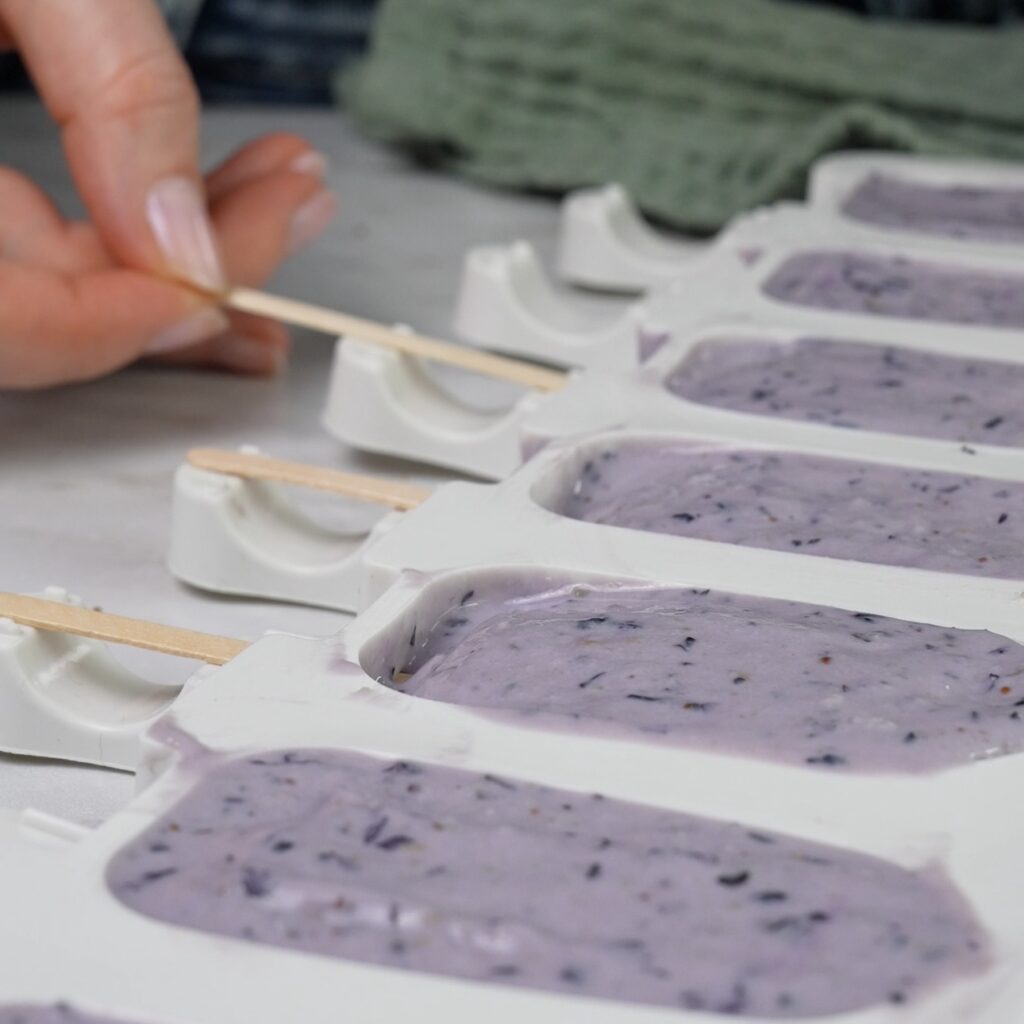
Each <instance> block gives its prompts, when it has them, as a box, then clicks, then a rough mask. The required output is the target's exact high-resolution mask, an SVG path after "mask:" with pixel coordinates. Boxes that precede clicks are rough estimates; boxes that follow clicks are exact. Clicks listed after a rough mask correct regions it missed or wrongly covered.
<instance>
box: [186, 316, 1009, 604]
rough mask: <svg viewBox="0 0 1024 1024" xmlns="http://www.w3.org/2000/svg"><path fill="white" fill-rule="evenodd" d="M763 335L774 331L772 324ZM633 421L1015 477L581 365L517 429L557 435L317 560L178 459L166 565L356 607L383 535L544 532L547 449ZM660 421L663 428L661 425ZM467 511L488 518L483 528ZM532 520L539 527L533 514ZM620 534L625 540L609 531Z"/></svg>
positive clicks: (944, 445) (280, 521)
mask: <svg viewBox="0 0 1024 1024" xmlns="http://www.w3.org/2000/svg"><path fill="white" fill-rule="evenodd" d="M774 336H776V337H783V336H785V335H783V334H781V333H780V332H775V334H774ZM702 337H703V336H702V335H699V334H698V335H695V336H694V338H693V339H692V343H691V344H696V343H698V342H699V341H700V340H701V339H702ZM1021 356H1024V352H1022V353H1021ZM659 358H660V359H662V360H663V361H665V362H668V359H669V354H668V353H664V354H663V356H662V357H659ZM650 369H651V370H652V372H658V371H660V370H663V369H664V370H667V369H668V367H665V368H661V367H657V366H653V365H652V367H650ZM613 403H617V404H613ZM617 415H618V416H622V417H623V419H624V420H625V421H626V422H627V423H629V425H630V426H631V427H632V428H634V429H632V430H625V431H620V430H615V432H614V433H600V431H602V430H607V429H608V428H615V427H618V426H620V424H619V423H615V422H609V420H610V419H611V418H612V417H614V416H617ZM637 428H645V429H646V430H647V432H654V433H655V436H658V437H666V436H671V437H672V438H673V439H675V440H677V441H679V440H684V439H691V440H696V441H712V442H719V443H724V444H726V445H732V446H733V447H748V448H759V447H774V448H778V449H784V450H788V451H798V452H805V453H809V454H818V455H824V456H833V457H838V458H852V459H859V460H863V461H867V462H877V463H888V464H895V465H907V466H914V467H918V468H922V469H932V470H938V471H947V472H954V473H970V474H977V475H980V476H990V477H994V478H1000V479H1009V480H1024V449H1018V448H1000V447H995V446H982V445H971V446H964V445H960V444H957V443H955V442H949V441H932V440H926V439H920V438H905V437H898V436H896V435H889V434H878V433H874V432H871V431H858V430H844V429H840V428H835V427H827V426H821V425H818V424H811V423H801V422H796V421H788V420H781V419H769V418H767V417H759V416H750V415H747V414H744V413H731V412H727V411H723V410H719V409H712V408H708V407H704V406H697V405H694V404H692V403H688V402H683V401H681V400H678V399H676V398H675V397H674V396H672V395H670V394H669V393H668V392H666V391H664V389H663V388H661V387H660V386H658V385H656V384H655V385H652V384H648V383H646V382H644V381H643V380H635V381H633V382H632V383H631V384H630V385H629V386H628V387H627V386H625V385H624V384H623V383H622V382H621V381H617V380H616V379H615V378H614V377H613V376H610V375H600V374H597V373H591V374H581V375H580V377H579V378H578V380H576V381H574V383H573V385H571V386H570V388H568V389H567V390H566V391H565V392H564V393H562V394H561V395H560V396H558V398H557V399H556V398H552V399H550V404H549V405H548V406H543V407H541V408H540V409H538V410H537V412H536V414H535V416H534V417H533V418H532V419H531V420H530V421H529V431H530V433H529V434H528V435H527V433H526V431H525V429H524V436H529V437H530V438H532V440H533V441H534V442H535V447H536V448H541V447H543V445H544V443H546V442H550V441H551V439H552V438H556V437H557V438H561V439H562V440H561V442H556V443H554V444H551V445H550V446H549V447H548V448H547V449H546V450H543V451H540V453H539V454H536V455H534V457H533V458H532V459H531V460H530V461H528V462H527V463H525V464H524V465H522V466H520V468H518V469H517V470H516V471H515V472H513V473H512V475H511V476H510V477H508V479H506V480H505V481H504V483H501V484H499V485H498V486H496V487H489V486H487V485H482V484H444V485H442V486H441V487H439V488H438V489H437V490H436V491H435V492H434V494H433V495H432V496H431V498H430V499H429V500H428V501H427V502H426V503H425V504H424V505H422V506H420V507H419V508H417V509H414V510H413V511H411V512H408V513H404V514H403V513H391V514H389V515H388V516H387V517H386V519H385V520H383V521H382V522H381V523H380V524H379V525H378V527H377V528H376V529H375V530H374V531H373V532H372V533H371V534H370V535H369V536H368V537H367V538H366V541H365V543H364V544H362V545H356V544H355V542H353V547H352V548H351V550H348V551H346V552H345V554H344V555H342V556H341V557H338V558H330V557H328V556H327V553H325V556H324V558H323V560H322V561H321V562H319V563H314V564H311V563H310V562H309V561H305V560H300V559H297V558H296V557H295V556H294V554H293V553H294V551H296V550H297V549H299V548H300V545H299V544H298V543H297V538H296V535H295V525H294V524H295V517H294V516H293V515H292V514H291V513H290V512H289V511H287V510H288V507H289V506H288V497H287V494H286V493H285V492H284V491H283V489H282V488H280V487H279V486H277V485H271V484H265V483H256V484H254V483H252V482H248V481H242V480H239V479H236V478H228V477H224V476H220V475H218V474H213V473H209V472H206V471H203V470H199V469H196V468H194V467H192V466H190V465H187V464H185V465H183V466H181V467H180V468H179V470H178V473H177V476H176V479H175V499H174V502H175V503H174V516H173V525H172V539H171V545H170V556H169V565H170V568H171V571H172V572H173V573H174V574H175V575H176V576H178V577H179V578H180V579H182V580H184V581H185V582H187V583H190V584H192V585H194V586H198V587H202V588H204V589H207V590H213V591H217V592H222V593H232V594H242V595H247V596H250V597H264V598H274V599H278V600H290V601H297V602H302V603H308V604H315V605H324V606H327V607H332V608H340V609H345V610H351V609H358V608H363V607H365V606H366V605H367V603H368V602H369V600H370V599H372V598H373V597H374V596H376V595H377V594H379V593H380V592H381V589H382V587H383V586H385V585H387V584H388V583H390V582H392V581H393V580H394V578H395V577H396V574H397V571H398V569H400V568H407V567H408V566H405V565H403V564H401V563H395V562H391V563H388V564H387V565H382V564H380V562H379V558H380V555H379V553H380V552H381V551H388V550H390V546H389V545H390V543H391V541H392V538H393V537H395V536H397V537H399V538H404V537H406V536H407V535H408V531H409V530H413V531H414V532H415V533H417V534H419V535H421V536H425V537H427V538H429V539H428V540H427V542H426V543H428V544H429V545H433V544H434V543H435V536H436V535H442V536H443V535H444V531H445V529H446V527H445V525H444V521H443V520H444V517H447V519H448V520H449V521H450V522H452V523H455V524H459V525H458V527H457V528H458V531H459V540H460V543H461V544H463V545H465V544H468V543H469V540H468V538H469V537H471V536H481V540H484V541H486V547H485V549H483V550H486V551H488V552H492V555H491V556H489V557H497V556H496V555H493V552H495V551H497V550H499V549H498V548H496V547H495V545H497V544H499V543H500V540H499V538H503V537H504V536H505V535H506V534H509V535H511V536H512V537H516V538H518V533H519V531H520V526H519V525H518V522H519V520H518V518H517V517H519V516H520V515H522V516H527V517H531V516H532V517H534V519H535V518H536V516H537V515H538V514H541V515H542V520H543V521H544V523H546V524H547V525H544V526H543V532H544V534H545V536H547V535H548V534H549V533H550V531H551V530H552V529H553V526H552V525H551V523H550V519H551V516H550V514H549V513H541V510H539V509H538V508H537V507H536V503H535V502H534V501H533V499H532V498H531V497H530V496H531V494H533V493H534V489H535V487H539V488H541V490H543V487H544V486H546V485H545V484H544V483H543V481H544V480H547V479H549V477H548V473H549V469H548V467H549V466H550V465H551V464H552V460H554V464H555V465H558V466H561V465H563V462H564V460H566V459H569V460H570V461H573V460H575V463H574V464H579V458H580V457H579V456H578V455H577V454H576V453H578V452H587V451H590V450H591V449H593V448H594V447H595V446H601V445H607V444H608V443H610V442H611V441H613V440H616V439H618V440H621V439H623V438H629V437H633V436H645V435H644V433H643V431H642V430H641V431H639V432H638V429H637ZM666 430H671V431H672V433H671V434H670V435H667V434H666V433H665V431H666ZM592 431H598V433H596V434H593V433H588V435H587V437H586V439H585V440H582V441H576V440H574V439H575V438H577V437H578V436H579V435H581V434H583V433H585V432H592ZM452 495H454V497H452ZM438 508H441V509H444V511H443V512H442V513H440V515H441V516H442V522H440V523H437V524H434V525H431V526H429V527H427V526H424V525H423V524H424V523H426V522H427V521H428V520H432V517H434V516H435V515H437V514H438V513H436V512H435V511H434V510H435V509H438ZM508 508H512V509H513V512H512V515H511V518H509V517H508V513H507V509H508ZM477 517H479V518H477ZM526 521H527V522H530V521H531V520H530V519H527V520H526ZM475 522H479V523H487V524H488V528H487V530H486V531H485V532H484V533H483V534H482V535H481V531H480V530H479V529H478V528H477V527H476V526H475V525H474V523H475ZM566 522H567V521H559V529H563V528H568V529H570V533H571V536H572V537H573V538H578V537H579V536H581V535H582V534H581V532H580V531H581V530H582V531H584V532H586V531H587V530H591V529H594V528H593V527H589V526H585V525H583V524H575V525H574V526H573V525H571V524H570V526H568V527H566V525H565V523H566ZM537 529H538V531H540V530H541V526H540V522H539V521H538V525H537ZM421 531H427V532H425V533H421ZM602 531H605V532H609V533H610V535H612V536H615V537H616V538H617V539H616V543H627V544H628V543H630V541H629V539H628V537H629V535H630V531H622V530H618V529H611V528H600V529H599V530H598V532H599V533H601V532H602ZM623 533H625V535H626V538H627V539H623V538H622V537H621V536H620V535H622V534H623ZM678 542H679V543H682V544H684V545H690V544H704V543H706V542H700V541H690V540H682V539H679V540H678ZM566 543H571V544H576V543H578V540H576V539H572V540H569V539H567V540H566ZM713 547H714V548H715V549H716V550H717V551H719V556H718V557H721V558H723V559H729V558H732V557H736V556H735V552H736V551H739V552H741V554H740V555H739V560H740V564H741V565H742V563H743V559H744V557H745V555H744V554H743V552H746V551H748V550H749V549H743V548H739V549H733V548H732V547H730V546H729V545H723V544H715V545H713ZM410 550H412V549H411V548H410ZM453 557H454V556H453ZM459 557H460V558H461V557H462V556H459ZM481 557H483V556H481ZM811 561H812V562H815V563H819V562H821V561H825V562H828V560H827V559H826V560H821V559H815V558H812V559H811ZM417 564H418V563H417ZM439 564H440V565H451V564H462V562H461V561H459V562H457V563H453V562H452V561H451V560H450V558H449V559H448V560H444V559H442V561H441V562H440V563H439ZM542 564H543V563H542ZM738 578H742V577H738ZM957 585H959V584H957Z"/></svg>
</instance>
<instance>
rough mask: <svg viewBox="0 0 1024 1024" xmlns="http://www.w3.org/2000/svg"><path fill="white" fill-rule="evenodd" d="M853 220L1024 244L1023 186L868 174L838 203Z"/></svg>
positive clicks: (911, 229) (934, 233)
mask: <svg viewBox="0 0 1024 1024" xmlns="http://www.w3.org/2000/svg"><path fill="white" fill-rule="evenodd" d="M842 209H843V213H845V214H846V216H847V217H851V218H852V219H853V220H860V221H866V222H867V223H869V224H877V225H879V226H880V227H887V228H905V229H908V230H910V231H920V232H922V233H924V234H928V235H945V236H947V237H952V238H970V239H980V240H985V241H998V242H1024V189H1020V188H981V187H977V186H969V185H925V184H922V183H921V182H917V181H907V180H905V179H901V178H893V177H890V176H889V175H886V174H872V175H870V176H869V177H867V178H865V179H864V181H862V182H861V183H860V185H858V186H857V188H856V189H854V191H853V192H852V193H851V194H850V196H849V198H848V199H847V200H846V202H845V203H844V204H843V208H842Z"/></svg>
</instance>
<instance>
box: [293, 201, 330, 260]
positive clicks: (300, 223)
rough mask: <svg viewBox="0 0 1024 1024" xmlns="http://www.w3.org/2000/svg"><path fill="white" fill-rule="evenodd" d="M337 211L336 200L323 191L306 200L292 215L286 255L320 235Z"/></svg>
mask: <svg viewBox="0 0 1024 1024" xmlns="http://www.w3.org/2000/svg"><path fill="white" fill-rule="evenodd" d="M337 211H338V200H337V199H335V198H334V195H333V194H332V193H331V192H328V191H327V189H323V190H322V191H320V192H317V194H316V195H315V196H313V197H312V198H310V199H307V200H306V201H305V202H304V203H303V204H302V205H301V206H300V207H299V208H298V209H297V210H296V211H295V213H294V214H293V215H292V223H291V227H290V228H289V229H288V255H289V256H290V255H291V254H292V253H294V252H295V251H296V250H298V249H301V248H302V247H303V246H304V245H308V244H309V243H310V242H312V241H313V239H314V238H317V237H319V236H320V235H322V234H323V233H324V231H325V229H326V228H327V225H328V224H330V223H331V219H332V218H333V217H334V215H335V213H337Z"/></svg>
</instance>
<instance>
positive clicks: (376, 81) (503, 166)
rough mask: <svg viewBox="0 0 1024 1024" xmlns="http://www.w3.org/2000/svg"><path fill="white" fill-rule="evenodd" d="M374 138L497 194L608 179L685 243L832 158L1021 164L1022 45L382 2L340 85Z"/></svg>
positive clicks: (605, 8) (766, 13) (592, 11)
mask: <svg viewBox="0 0 1024 1024" xmlns="http://www.w3.org/2000/svg"><path fill="white" fill-rule="evenodd" d="M339 88H340V90H341V92H342V93H343V95H344V97H345V99H346V101H347V102H348V105H349V107H350V109H351V110H352V111H353V113H354V114H355V117H356V120H357V123H358V124H360V125H361V126H362V127H363V128H364V130H366V131H367V132H369V133H371V134H372V135H374V136H375V137H377V138H379V139H382V140H385V141H388V142H391V143H395V144H398V145H400V146H402V147H404V148H405V149H407V150H408V151H409V153H410V154H412V155H413V156H414V157H417V158H418V159H420V160H424V161H430V162H433V163H435V164H436V165H438V166H439V167H444V168H447V169H452V170H455V171H457V172H459V173H462V174H465V175H467V176H469V177H471V178H474V179H477V180H479V181H483V182H489V183H492V184H495V185H503V186H510V187H520V188H532V189H541V190H547V191H552V192H561V191H563V190H566V189H569V188H573V187H577V186H581V185H588V184H597V183H601V182H605V181H618V182H621V183H622V184H623V185H625V186H626V187H627V188H628V189H629V190H630V192H631V193H632V194H633V195H634V197H636V199H637V200H638V201H639V203H640V205H641V206H642V207H643V208H644V209H645V210H646V211H647V212H648V213H650V214H653V215H655V216H656V217H659V218H661V219H663V220H665V221H666V222H669V223H672V224H674V225H677V226H679V227H682V228H686V229H689V230H692V231H696V232H711V231H715V230H717V229H718V228H719V227H721V225H722V224H723V223H725V222H726V221H727V220H728V219H729V218H730V217H731V216H733V215H734V214H735V213H737V212H739V211H741V210H745V209H750V208H752V207H754V206H759V205H762V204H764V203H769V202H772V201H773V200H777V199H780V198H785V197H797V196H800V195H802V194H803V190H804V185H805V180H806V176H807V171H808V168H809V166H810V165H811V163H812V162H813V161H814V160H815V159H816V158H817V157H819V156H821V155H822V154H824V153H827V152H830V151H834V150H838V149H858V148H873V149H899V150H907V151H913V152H923V153H935V154H953V155H972V156H988V157H997V158H1005V159H1016V160H1020V159H1024V102H1022V97H1024V28H1022V27H1021V23H1020V22H1018V21H1015V20H1010V21H1008V22H1007V24H1006V25H1005V27H1002V28H998V29H997V28H992V27H964V26H960V25H956V26H951V25H939V24H933V23H926V22H923V21H910V20H893V19H871V18H865V17H863V16H862V15H858V14H856V13H854V12H851V11H847V10H840V9H838V8H837V7H835V6H831V5H823V4H814V5H812V4H809V3H806V2H796V0H723V2H715V3H709V2H708V0H573V2H571V3H551V2H549V0H492V2H479V0H383V3H382V5H381V7H380V9H379V12H378V17H377V21H376V25H375V29H374V34H373V43H372V48H371V51H370V56H369V58H368V59H367V60H365V61H364V62H363V63H361V64H360V65H358V66H356V68H355V69H354V70H350V71H349V73H347V74H344V75H342V76H341V78H340V85H339Z"/></svg>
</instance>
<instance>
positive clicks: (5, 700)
mask: <svg viewBox="0 0 1024 1024" xmlns="http://www.w3.org/2000/svg"><path fill="white" fill-rule="evenodd" d="M40 596H42V597H45V598H47V599H49V600H52V601H63V602H65V603H67V604H71V605H81V604H82V602H81V601H80V600H79V599H78V598H76V597H73V596H71V595H69V594H68V593H67V592H66V591H64V590H61V589H60V588H57V587H50V588H48V589H47V590H46V591H44V592H43V593H42V594H41V595H40ZM180 689H181V688H180V687H178V686H166V685H163V684H159V683H152V682H149V681H147V680H145V679H143V678H142V677H141V676H139V675H138V674H136V673H135V672H132V671H130V670H129V669H128V668H126V667H125V666H124V665H122V664H121V662H119V661H118V660H117V659H116V658H115V657H114V656H113V655H112V654H111V653H110V648H109V647H108V646H107V645H106V644H103V643H100V642H98V641H96V640H90V639H86V638H84V637H79V636H71V635H68V634H58V633H47V632H43V631H40V630H35V629H31V628H29V627H27V626H21V625H17V624H15V623H14V622H12V621H11V620H10V619H4V618H0V750H2V751H3V752H4V753H8V754H32V755H36V756H40V757H51V758H57V759H60V760H70V761H78V762H81V763H84V764H96V765H105V766H107V767H111V768H124V769H133V768H134V767H135V765H136V763H137V762H138V759H139V737H140V735H141V734H142V733H143V732H144V731H145V730H146V729H147V728H148V727H149V726H150V725H151V724H152V723H153V722H154V721H156V719H157V718H158V717H159V716H160V715H161V714H162V713H163V712H164V711H165V710H166V709H167V707H168V706H169V705H170V704H171V702H172V701H173V700H174V699H175V697H177V695H178V692H179V691H180Z"/></svg>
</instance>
